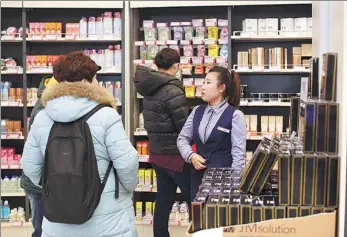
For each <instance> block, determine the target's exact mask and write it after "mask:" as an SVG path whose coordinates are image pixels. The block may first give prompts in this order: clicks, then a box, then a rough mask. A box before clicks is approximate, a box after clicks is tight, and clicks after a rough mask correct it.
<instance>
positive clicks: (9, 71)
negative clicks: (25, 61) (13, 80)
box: [1, 67, 23, 75]
mask: <svg viewBox="0 0 347 237" xmlns="http://www.w3.org/2000/svg"><path fill="white" fill-rule="evenodd" d="M20 74H23V68H21V67H16V68H11V69H7V70H2V71H1V75H20Z"/></svg>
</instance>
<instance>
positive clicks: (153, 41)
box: [146, 40, 155, 45]
mask: <svg viewBox="0 0 347 237" xmlns="http://www.w3.org/2000/svg"><path fill="white" fill-rule="evenodd" d="M146 45H155V40H147V41H146Z"/></svg>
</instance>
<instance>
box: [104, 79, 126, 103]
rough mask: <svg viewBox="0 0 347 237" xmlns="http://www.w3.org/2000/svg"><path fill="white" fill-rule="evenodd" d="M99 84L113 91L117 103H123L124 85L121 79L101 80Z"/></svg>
mask: <svg viewBox="0 0 347 237" xmlns="http://www.w3.org/2000/svg"><path fill="white" fill-rule="evenodd" d="M99 85H100V86H102V87H105V88H106V89H107V90H108V91H109V92H110V93H111V95H112V96H113V98H114V99H115V101H116V103H117V105H121V104H122V85H121V82H120V81H99Z"/></svg>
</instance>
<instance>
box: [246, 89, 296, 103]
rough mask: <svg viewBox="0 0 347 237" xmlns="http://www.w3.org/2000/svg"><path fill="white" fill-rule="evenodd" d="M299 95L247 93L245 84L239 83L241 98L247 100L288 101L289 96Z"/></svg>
mask: <svg viewBox="0 0 347 237" xmlns="http://www.w3.org/2000/svg"><path fill="white" fill-rule="evenodd" d="M297 96H300V93H249V91H248V86H247V85H241V98H244V99H247V101H249V102H251V101H259V100H262V101H264V102H270V101H280V102H288V101H290V99H291V98H293V97H297Z"/></svg>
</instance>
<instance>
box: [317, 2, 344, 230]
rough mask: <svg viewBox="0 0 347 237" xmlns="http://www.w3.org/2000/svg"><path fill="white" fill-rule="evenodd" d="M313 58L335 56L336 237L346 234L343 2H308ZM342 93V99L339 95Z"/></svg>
mask: <svg viewBox="0 0 347 237" xmlns="http://www.w3.org/2000/svg"><path fill="white" fill-rule="evenodd" d="M312 13H313V16H312V17H313V39H312V44H313V47H312V48H313V56H315V57H320V58H321V57H322V55H323V53H325V52H332V53H338V66H337V70H338V71H337V102H338V103H340V116H339V118H340V119H339V121H340V133H339V153H340V156H341V169H340V189H339V190H340V202H339V213H338V223H339V224H338V225H339V226H338V236H339V237H345V236H346V235H347V231H346V228H347V226H346V175H347V172H346V167H347V160H346V158H347V94H344V93H346V92H347V67H346V65H347V2H345V1H312ZM343 94H344V96H343Z"/></svg>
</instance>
